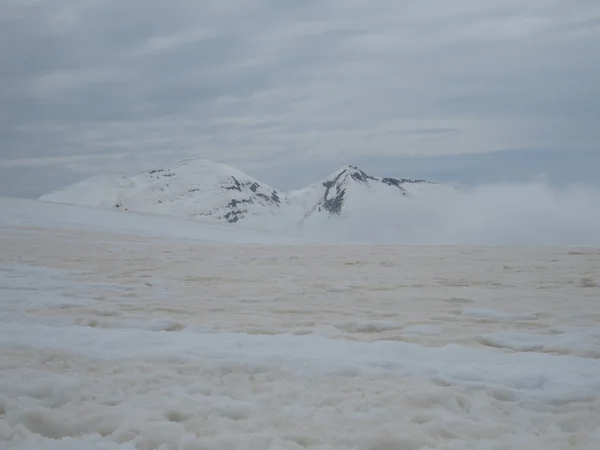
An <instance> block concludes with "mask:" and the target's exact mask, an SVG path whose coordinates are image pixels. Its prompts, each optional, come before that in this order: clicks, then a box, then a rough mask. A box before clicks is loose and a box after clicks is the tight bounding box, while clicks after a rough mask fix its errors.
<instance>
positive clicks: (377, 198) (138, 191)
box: [40, 159, 451, 228]
mask: <svg viewBox="0 0 600 450" xmlns="http://www.w3.org/2000/svg"><path fill="white" fill-rule="evenodd" d="M449 189H451V188H449V187H447V186H443V185H439V184H437V183H434V182H431V181H425V180H411V179H404V178H401V179H398V178H378V177H374V176H371V175H367V174H366V173H365V172H363V171H362V170H361V169H359V168H358V167H356V166H346V167H342V168H341V169H340V170H338V171H336V172H334V173H333V174H331V175H330V176H328V177H327V178H326V179H325V180H323V181H321V182H319V183H316V184H313V185H311V186H308V187H306V188H304V189H299V190H296V191H292V192H283V191H279V190H277V189H274V188H272V187H270V186H268V185H266V184H265V183H262V182H260V181H258V180H256V179H254V178H253V177H251V176H249V175H247V174H245V173H243V172H241V171H239V170H237V169H235V168H233V167H230V166H228V165H225V164H220V163H215V162H212V161H208V160H205V159H191V160H186V161H181V162H178V163H176V164H173V165H169V166H166V167H164V168H161V169H157V170H151V171H149V172H143V173H140V174H137V175H135V176H131V177H128V176H122V175H100V176H95V177H93V178H90V179H87V180H84V181H80V182H77V183H75V184H72V185H70V186H67V187H66V188H64V189H61V190H58V191H54V192H51V193H49V194H46V195H43V196H42V197H40V200H44V201H49V202H55V203H69V204H77V205H84V206H92V207H98V208H116V209H122V210H126V211H132V212H141V213H152V214H160V215H174V216H182V217H187V218H192V219H194V218H212V219H214V220H217V221H224V222H230V223H236V222H244V223H247V224H249V225H259V226H261V227H267V228H273V227H285V226H288V225H295V224H306V223H307V222H309V223H311V222H312V223H315V222H317V223H318V222H321V221H323V220H329V219H331V218H344V217H351V216H353V215H355V214H361V211H364V208H365V206H368V207H369V210H370V211H372V210H373V207H376V208H380V209H381V210H386V211H387V210H395V209H397V208H399V207H401V205H402V203H403V202H406V201H407V198H410V197H415V196H420V195H422V194H427V193H432V192H433V193H435V192H440V191H444V192H447V191H448V190H449Z"/></svg>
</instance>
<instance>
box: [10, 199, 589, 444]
mask: <svg viewBox="0 0 600 450" xmlns="http://www.w3.org/2000/svg"><path fill="white" fill-rule="evenodd" d="M0 208H1V210H2V214H1V215H0V248H1V249H2V251H1V252H0V447H1V448H4V447H3V444H4V446H5V447H6V448H11V449H19V450H23V449H27V450H30V449H31V450H33V449H35V450H58V449H61V450H63V449H67V450H71V449H73V450H75V449H77V450H79V449H109V450H113V449H119V450H124V449H128V450H131V449H140V450H150V449H157V450H158V449H160V450H197V449H215V450H226V449H227V450H229V449H244V450H246V449H247V450H251V449H257V450H258V449H260V450H262V449H273V450H275V449H290V450H291V449H303V448H305V449H319V450H328V449H346V450H376V449H381V450H387V449H390V450H391V449H415V450H417V449H455V450H459V449H460V450H462V449H474V450H475V449H476V450H479V449H482V450H483V449H485V450H490V449H498V450H499V449H511V450H512V449H520V450H536V449H544V450H546V449H561V450H563V449H577V450H596V449H597V448H598V442H600V423H599V422H598V417H600V352H599V349H600V327H599V325H598V323H600V302H599V301H598V300H599V290H598V289H597V288H595V287H593V286H591V285H590V283H582V282H581V280H583V279H586V280H598V277H599V276H600V251H599V250H598V249H594V248H583V249H582V248H488V247H399V246H350V245H339V246H331V245H328V246H326V245H304V244H303V243H302V241H301V240H298V241H297V242H292V241H288V242H287V243H288V244H293V245H278V244H280V243H282V242H284V241H283V239H284V237H277V236H276V235H275V234H273V233H261V232H259V231H254V232H249V231H247V230H246V231H240V230H244V228H239V227H237V225H236V227H233V228H232V227H231V226H230V225H229V224H222V225H215V224H214V223H206V222H203V221H198V222H195V223H193V227H190V226H188V224H189V223H191V222H190V221H188V220H183V219H177V218H169V217H158V216H152V215H138V214H123V213H119V212H115V211H107V210H98V209H90V208H83V207H77V206H68V205H56V204H51V203H44V202H33V201H20V200H0ZM236 232H237V235H236V234H235V233H236ZM232 243H233V244H237V245H231V244H232ZM239 244H253V245H239Z"/></svg>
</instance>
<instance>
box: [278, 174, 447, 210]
mask: <svg viewBox="0 0 600 450" xmlns="http://www.w3.org/2000/svg"><path fill="white" fill-rule="evenodd" d="M451 190H452V188H449V187H447V186H443V185H439V184H437V183H434V182H432V181H426V180H413V179H408V178H400V179H398V178H390V177H386V178H379V177H374V176H371V175H368V174H366V173H365V172H364V171H362V170H361V169H360V168H358V167H356V166H346V167H342V168H341V169H340V170H338V171H336V172H334V173H333V174H331V175H330V176H328V177H327V178H325V180H323V181H322V182H320V183H318V184H314V185H312V186H309V187H307V188H305V189H301V190H298V191H293V192H291V193H290V194H289V198H290V200H291V202H300V203H301V204H302V205H303V206H304V208H305V214H304V220H315V219H316V218H317V217H320V218H329V217H332V216H333V217H335V216H337V217H352V216H353V215H355V214H361V212H364V211H365V208H366V207H369V209H370V211H371V212H372V211H373V209H372V208H373V206H374V207H375V208H377V209H380V210H381V211H382V212H386V211H389V210H394V209H397V208H398V207H401V206H402V203H403V202H406V199H407V198H409V197H413V196H415V195H425V194H431V193H437V192H449V191H451Z"/></svg>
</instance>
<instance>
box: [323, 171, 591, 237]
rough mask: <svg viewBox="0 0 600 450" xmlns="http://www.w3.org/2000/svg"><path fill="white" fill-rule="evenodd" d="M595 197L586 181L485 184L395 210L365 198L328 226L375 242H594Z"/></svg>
mask: <svg viewBox="0 0 600 450" xmlns="http://www.w3.org/2000/svg"><path fill="white" fill-rule="evenodd" d="M598 199H600V189H599V188H597V187H593V186H586V185H569V186H566V187H561V188H556V187H551V186H549V185H547V184H544V183H542V182H532V183H524V184H490V185H482V186H478V187H476V188H473V189H471V190H469V191H467V192H466V193H464V194H463V195H446V194H444V195H441V196H438V197H436V198H431V197H427V198H421V199H414V200H413V201H410V202H406V203H405V205H404V206H403V207H402V208H401V209H400V210H395V211H389V210H387V211H383V210H382V208H381V205H379V204H373V203H371V204H369V203H365V204H364V208H363V209H362V210H361V211H360V214H353V216H352V218H351V219H352V220H346V221H336V222H339V223H336V224H335V226H334V227H331V229H330V231H329V232H330V233H331V235H332V236H335V237H337V238H340V237H342V238H344V239H350V240H355V241H360V242H370V243H379V244H389V243H394V244H410V245H413V244H414V245H460V244H465V245H504V246H513V245H515V246H518V245H533V246H538V245H573V246H600V208H599V207H598V204H599V203H598V202H599V200H598ZM334 229H335V231H331V230H334Z"/></svg>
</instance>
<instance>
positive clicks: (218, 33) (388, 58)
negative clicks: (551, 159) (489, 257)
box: [0, 0, 600, 176]
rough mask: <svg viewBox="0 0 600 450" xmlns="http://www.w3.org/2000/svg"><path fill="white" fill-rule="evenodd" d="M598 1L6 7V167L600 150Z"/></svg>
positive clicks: (2, 128)
mask: <svg viewBox="0 0 600 450" xmlns="http://www.w3.org/2000/svg"><path fill="white" fill-rule="evenodd" d="M599 38H600V4H599V3H598V2H597V1H595V0H577V1H576V2H573V1H572V0H531V1H529V2H521V1H516V0H489V1H486V2H480V1H475V0H460V1H453V2H447V1H445V0H420V1H416V0H411V1H403V2H398V1H391V0H380V1H377V2H370V1H367V0H352V1H348V0H326V1H316V0H308V1H303V2H288V1H273V0H260V1H248V0H231V1H227V2H222V1H217V0H208V1H202V2H188V1H186V0H173V1H170V2H162V1H158V0H143V1H142V0H131V1H127V2H122V1H118V0H79V1H77V2H73V1H70V0H5V1H3V2H2V3H1V4H0V59H1V60H2V61H3V64H2V67H1V68H0V75H1V76H2V83H1V84H0V105H2V106H0V134H1V136H2V143H1V144H0V145H1V147H0V152H1V153H0V157H1V159H0V165H1V166H2V167H4V168H9V167H10V168H16V169H19V170H23V168H25V167H34V168H35V167H41V166H50V167H52V168H55V169H52V170H57V169H56V168H58V167H60V168H63V169H64V168H65V167H66V168H67V169H68V170H69V171H71V172H78V173H82V176H85V175H87V174H88V173H97V172H106V171H119V172H126V173H129V172H134V171H138V170H143V169H148V168H151V167H154V166H158V165H162V164H165V163H169V162H173V161H174V160H177V159H181V158H185V157H193V156H198V157H204V158H210V159H217V160H221V161H224V162H228V163H231V164H234V165H241V166H244V165H247V166H252V167H257V168H259V169H260V170H263V171H264V170H268V168H269V167H276V166H281V165H283V164H285V165H288V166H290V165H294V164H300V163H306V162H307V161H314V160H320V159H327V160H331V159H345V160H351V159H354V158H357V157H359V156H364V155H368V156H369V157H371V158H377V157H392V156H398V155H405V156H406V155H418V156H425V155H454V154H460V153H473V152H489V151H495V150H500V149H506V148H529V149H532V148H533V149H548V148H550V149H556V148H562V149H564V148H568V149H572V150H581V149H585V150H589V149H590V148H594V149H597V144H596V143H597V142H598V140H599V138H600V131H599V129H598V127H597V123H596V122H597V119H596V118H597V117H598V116H600V110H599V105H600V85H599V84H598V82H597V80H598V79H599V78H600V63H599V62H598V59H597V58H596V57H595V55H596V53H597V42H598V39H599Z"/></svg>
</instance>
